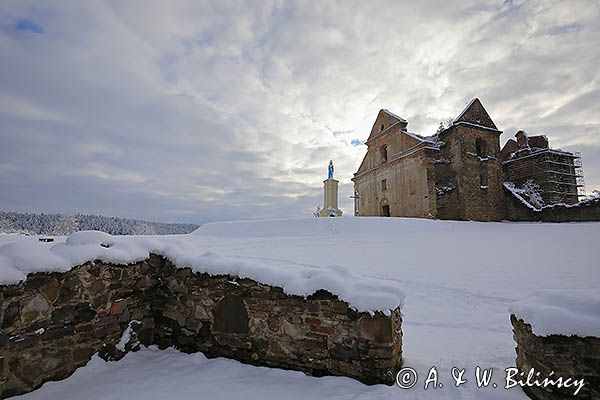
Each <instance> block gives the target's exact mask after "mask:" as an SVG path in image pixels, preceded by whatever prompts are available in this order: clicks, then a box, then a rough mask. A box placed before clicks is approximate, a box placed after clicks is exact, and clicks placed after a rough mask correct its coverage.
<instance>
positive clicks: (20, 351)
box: [0, 255, 402, 398]
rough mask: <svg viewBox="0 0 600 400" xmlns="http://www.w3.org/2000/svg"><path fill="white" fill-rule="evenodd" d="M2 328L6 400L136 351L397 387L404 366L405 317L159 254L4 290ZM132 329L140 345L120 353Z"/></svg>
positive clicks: (0, 359) (0, 389) (0, 374)
mask: <svg viewBox="0 0 600 400" xmlns="http://www.w3.org/2000/svg"><path fill="white" fill-rule="evenodd" d="M0 323H1V325H0V398H5V397H9V396H12V395H16V394H19V393H24V392H28V391H31V390H33V389H35V388H37V387H39V386H40V385H41V384H42V383H43V382H46V381H50V380H59V379H64V378H65V377H67V376H69V375H70V374H71V373H73V371H74V370H75V369H76V368H78V367H80V366H82V365H85V364H86V362H87V361H88V360H89V359H90V357H91V356H92V355H93V354H94V353H96V352H99V353H100V355H101V356H102V357H103V358H105V359H107V360H113V359H119V358H121V357H123V356H124V354H125V352H126V351H129V350H132V349H133V350H135V349H137V348H138V346H139V344H143V345H151V344H156V345H158V346H159V347H161V348H166V347H169V346H174V347H176V348H178V349H180V350H182V351H185V352H197V351H202V352H203V353H205V354H206V355H207V356H208V357H218V356H224V357H230V358H234V359H237V360H240V361H242V362H245V363H250V364H255V365H266V366H271V367H279V368H286V369H295V370H300V371H304V372H306V373H308V374H311V375H316V376H321V375H343V376H350V377H353V378H356V379H358V380H360V381H362V382H365V383H370V384H371V383H390V384H391V383H392V382H393V379H394V376H395V372H396V371H397V369H398V368H399V367H400V364H401V360H402V358H401V356H402V344H401V341H402V330H401V317H400V311H399V309H397V310H395V311H394V312H392V313H391V315H390V316H385V315H383V314H375V315H373V316H371V315H369V314H367V313H359V312H356V311H355V310H353V309H351V308H349V307H348V304H347V303H345V302H343V301H340V300H339V299H338V298H337V297H336V296H335V295H332V294H331V293H328V292H325V291H319V292H317V293H315V294H313V295H312V296H309V297H307V298H304V297H300V296H290V295H287V294H285V293H283V290H282V289H281V288H279V287H273V286H268V285H264V284H260V283H258V282H255V281H253V280H250V279H240V278H237V277H234V276H210V275H208V274H202V273H198V272H192V271H191V269H189V268H177V267H175V266H174V265H173V264H171V263H170V262H169V261H167V260H165V259H164V258H162V257H159V256H155V255H152V256H151V257H150V258H149V259H148V260H145V261H141V262H138V263H135V264H132V265H129V266H123V265H113V264H107V263H104V262H99V261H96V262H89V263H86V264H84V265H82V266H79V267H76V268H73V269H72V270H70V271H68V272H65V273H57V272H54V273H36V274H31V275H29V276H28V279H27V280H26V281H24V282H21V283H19V284H16V285H7V286H0ZM128 327H131V329H132V330H133V335H132V340H131V341H130V342H129V343H128V344H127V345H126V346H125V348H124V349H123V348H118V347H119V346H116V344H117V343H118V342H119V339H120V338H121V336H122V334H123V332H124V331H125V329H127V328H128Z"/></svg>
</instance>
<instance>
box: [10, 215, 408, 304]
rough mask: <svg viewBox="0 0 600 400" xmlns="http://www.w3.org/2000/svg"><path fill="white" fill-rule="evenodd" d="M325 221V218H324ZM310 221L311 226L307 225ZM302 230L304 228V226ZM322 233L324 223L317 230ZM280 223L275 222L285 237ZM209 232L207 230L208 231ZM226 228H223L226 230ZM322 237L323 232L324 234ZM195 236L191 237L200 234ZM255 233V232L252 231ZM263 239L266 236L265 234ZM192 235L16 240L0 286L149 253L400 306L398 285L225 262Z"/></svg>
mask: <svg viewBox="0 0 600 400" xmlns="http://www.w3.org/2000/svg"><path fill="white" fill-rule="evenodd" d="M315 220H317V219H307V220H301V221H299V222H298V223H292V224H290V221H288V222H287V224H288V225H291V226H292V227H291V228H289V229H288V231H287V233H288V234H292V233H294V231H295V234H298V233H301V232H304V233H306V234H308V232H309V231H310V230H312V231H313V233H315V231H314V225H311V222H312V221H315ZM323 220H324V221H327V220H328V219H323ZM309 221H310V222H309ZM251 225H252V224H248V225H245V223H239V224H234V225H233V226H234V230H238V229H237V228H239V232H240V234H246V233H247V230H246V228H248V229H250V230H252V226H251ZM304 225H306V226H304ZM223 226H225V227H227V226H228V224H222V225H219V224H215V225H213V227H212V231H213V232H212V234H214V235H218V233H219V230H220V229H219V228H220V227H223ZM318 226H319V227H320V228H322V229H324V230H325V231H324V232H327V229H328V228H327V224H325V223H323V224H320V225H318ZM284 227H285V223H284V222H283V221H281V223H279V224H277V223H275V226H274V227H273V228H275V229H281V230H282V234H283V235H285V234H286V231H285V229H284ZM208 230H209V231H210V230H211V229H210V228H209V229H208ZM230 230H231V229H226V231H230ZM324 232H323V233H324ZM202 234H203V232H202V231H196V235H202ZM255 234H259V232H255ZM263 234H267V232H264V233H263ZM193 239H194V238H193V236H192V235H173V236H161V237H158V236H111V235H109V234H107V233H103V232H98V231H81V232H75V233H73V234H71V235H70V236H69V237H68V238H67V240H66V242H65V243H58V244H55V245H47V244H44V243H38V242H34V241H17V242H13V243H7V244H5V245H3V246H0V284H10V283H16V282H19V281H22V280H25V279H26V277H27V274H28V273H31V272H39V271H67V270H69V269H70V268H72V267H74V266H77V265H81V264H83V263H85V262H88V261H92V260H102V261H105V262H110V263H117V264H130V263H134V262H138V261H142V260H145V259H146V258H148V257H149V255H150V253H154V254H159V255H162V256H165V257H166V258H168V259H169V260H171V261H172V262H173V263H174V264H175V265H177V266H189V267H191V268H192V269H193V270H194V271H198V272H206V273H209V274H211V275H220V274H231V275H237V276H239V277H242V278H250V279H253V280H255V281H257V282H260V283H264V284H268V285H273V286H280V287H282V288H283V290H284V292H285V293H287V294H293V295H300V296H309V295H311V294H313V293H315V292H316V291H317V290H319V289H324V290H327V291H329V292H331V293H334V294H336V295H337V296H338V297H339V298H340V299H341V300H344V301H346V302H348V304H349V305H350V306H351V307H353V308H355V309H356V310H357V311H367V312H373V311H383V312H384V313H385V314H386V315H389V312H390V310H393V309H395V308H397V307H399V306H400V307H401V306H402V305H403V303H404V297H405V296H404V293H403V292H402V290H401V289H399V288H398V286H397V285H395V284H391V283H389V282H387V281H385V280H380V279H375V278H368V277H364V276H361V275H357V274H353V273H351V272H349V271H348V270H347V269H346V268H344V267H342V266H337V265H330V266H314V265H307V264H297V263H293V262H290V261H282V260H268V259H265V260H248V259H245V258H237V257H224V256H221V255H219V254H216V253H214V252H206V251H205V250H203V248H202V246H201V245H200V244H199V243H198V242H197V241H194V240H193Z"/></svg>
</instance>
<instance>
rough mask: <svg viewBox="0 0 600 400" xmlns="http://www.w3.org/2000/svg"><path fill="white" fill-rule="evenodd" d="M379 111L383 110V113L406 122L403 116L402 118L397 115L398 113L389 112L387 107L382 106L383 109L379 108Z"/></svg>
mask: <svg viewBox="0 0 600 400" xmlns="http://www.w3.org/2000/svg"><path fill="white" fill-rule="evenodd" d="M381 111H383V112H384V113H386V114H388V115H390V116H392V117H394V118H396V119H397V120H399V121H401V122H408V121H406V120H405V119H404V118H402V117H401V116H399V115H396V114H394V113H393V112H391V111H390V110H387V109H385V108H384V109H383V110H381Z"/></svg>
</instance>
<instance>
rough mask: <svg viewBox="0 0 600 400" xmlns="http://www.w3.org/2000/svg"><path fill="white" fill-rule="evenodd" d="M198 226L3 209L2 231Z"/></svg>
mask: <svg viewBox="0 0 600 400" xmlns="http://www.w3.org/2000/svg"><path fill="white" fill-rule="evenodd" d="M198 226H199V225H195V224H178V223H162V222H149V221H142V220H138V219H128V218H116V217H104V216H101V215H85V214H30V213H17V212H4V211H0V232H2V233H23V234H29V235H53V236H63V235H69V234H71V233H73V232H76V231H86V230H97V231H102V232H106V233H110V234H111V235H168V234H177V233H189V232H192V231H193V230H195V229H197V228H198Z"/></svg>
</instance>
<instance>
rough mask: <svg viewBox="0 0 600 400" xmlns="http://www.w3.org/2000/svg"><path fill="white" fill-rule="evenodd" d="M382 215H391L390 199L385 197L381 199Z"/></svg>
mask: <svg viewBox="0 0 600 400" xmlns="http://www.w3.org/2000/svg"><path fill="white" fill-rule="evenodd" d="M380 215H381V216H382V217H389V216H390V202H389V201H388V199H385V198H384V199H382V200H381V209H380Z"/></svg>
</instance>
